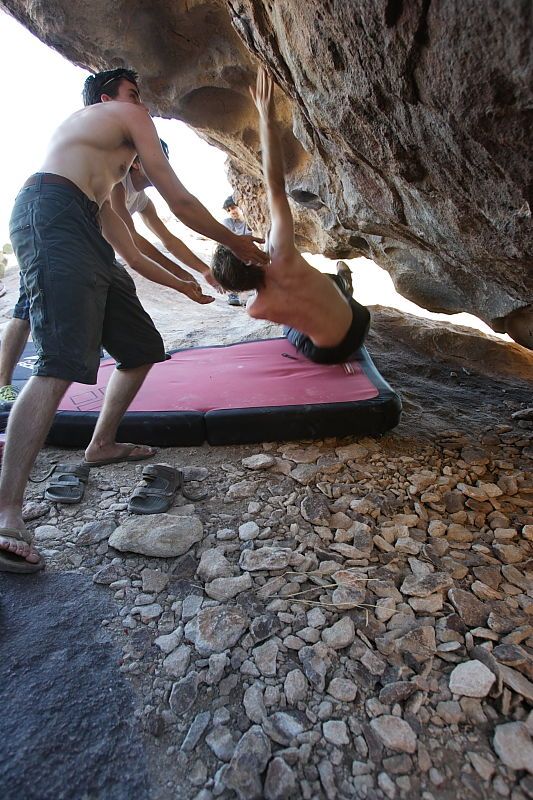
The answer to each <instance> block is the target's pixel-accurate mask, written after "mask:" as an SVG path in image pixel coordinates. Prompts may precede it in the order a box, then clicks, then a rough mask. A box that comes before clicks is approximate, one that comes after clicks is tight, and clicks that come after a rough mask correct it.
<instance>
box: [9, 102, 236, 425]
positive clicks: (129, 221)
mask: <svg viewBox="0 0 533 800" xmlns="http://www.w3.org/2000/svg"><path fill="white" fill-rule="evenodd" d="M93 88H94V87H93ZM93 96H94V92H91V93H90V94H89V93H86V96H85V98H84V99H85V104H86V105H92V102H91V101H92V99H93ZM160 142H161V147H162V149H163V152H164V154H165V156H166V157H167V158H168V157H169V151H168V145H167V144H166V142H164V141H163V140H162V139H160ZM151 185H152V184H151V183H150V180H149V179H148V176H147V175H146V172H145V171H144V169H143V167H142V164H141V162H140V161H139V158H138V157H136V158H135V159H134V160H133V163H132V165H131V167H130V169H129V172H128V174H127V175H126V176H125V177H124V178H123V179H122V181H120V182H119V183H117V184H116V185H115V187H114V188H113V191H112V192H111V205H112V207H113V211H116V212H117V214H118V215H119V216H120V217H122V219H123V220H124V222H125V224H126V227H127V228H128V230H129V232H130V233H131V236H132V239H133V242H134V244H135V246H136V247H137V248H138V249H139V250H140V251H141V253H144V255H145V256H148V258H151V259H152V261H155V262H156V264H159V266H160V267H163V269H166V270H167V271H168V272H170V273H171V274H172V275H175V276H176V278H181V279H182V280H183V281H195V279H194V278H193V276H192V275H191V273H190V272H187V270H185V269H183V268H182V267H180V265H179V264H177V263H176V262H175V261H172V259H170V258H168V257H167V256H166V255H165V254H164V253H162V252H161V251H160V250H158V248H157V247H155V246H154V245H153V244H152V243H151V242H149V241H148V240H147V239H145V238H144V236H141V234H140V233H139V232H138V231H137V229H136V227H135V223H134V221H133V214H135V213H138V214H140V216H141V218H142V220H143V222H144V224H145V225H146V226H147V227H148V228H149V229H150V230H151V231H152V233H154V234H155V235H156V236H157V237H158V239H159V241H160V242H161V243H162V244H163V245H164V247H165V248H166V249H167V250H168V251H169V253H171V254H172V255H173V256H174V257H175V258H177V259H178V260H179V261H181V262H182V264H185V266H186V267H189V268H190V269H193V270H195V271H196V272H199V273H200V274H201V275H203V277H204V279H205V280H206V281H207V283H208V284H209V285H210V286H212V287H213V288H214V289H216V290H217V291H218V292H221V291H222V289H221V288H220V286H219V285H218V283H217V282H216V280H215V279H214V278H213V275H212V273H211V270H210V269H209V267H208V266H207V264H205V263H204V262H203V261H202V260H201V259H199V258H198V256H196V255H195V254H194V253H193V252H192V250H189V248H188V247H187V245H185V244H184V243H183V242H182V241H181V239H178V237H177V236H174V234H173V233H171V232H170V231H169V230H168V228H167V227H166V225H165V224H164V222H163V221H162V220H161V219H160V217H159V215H158V213H157V210H156V207H155V205H154V204H153V202H152V201H151V200H150V198H149V197H148V195H147V194H146V192H145V191H144V190H145V189H147V188H148V187H149V186H151ZM226 227H228V226H227V225H226ZM230 230H231V228H230ZM234 233H236V231H234ZM249 233H251V231H249ZM196 282H197V281H196ZM29 335H30V301H29V299H28V298H27V297H26V289H25V288H24V280H23V276H22V275H21V276H20V290H19V298H18V300H17V303H16V305H15V308H14V309H13V316H12V318H11V319H10V320H9V322H8V323H7V325H6V327H5V329H4V331H3V335H2V341H1V342H0V410H2V411H8V410H9V409H11V407H12V406H13V403H14V402H15V400H16V399H17V396H18V394H19V390H18V389H17V388H16V387H15V386H13V384H12V383H11V381H12V379H13V372H14V371H15V367H16V366H17V363H18V361H19V359H20V357H21V355H22V353H23V352H24V348H25V347H26V343H27V341H28V337H29Z"/></svg>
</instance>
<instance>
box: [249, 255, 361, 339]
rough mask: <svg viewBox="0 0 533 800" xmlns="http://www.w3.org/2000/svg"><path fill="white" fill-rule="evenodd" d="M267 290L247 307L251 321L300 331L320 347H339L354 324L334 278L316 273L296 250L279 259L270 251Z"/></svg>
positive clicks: (266, 278)
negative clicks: (259, 320) (255, 320)
mask: <svg viewBox="0 0 533 800" xmlns="http://www.w3.org/2000/svg"><path fill="white" fill-rule="evenodd" d="M269 254H270V264H269V265H268V266H267V267H265V286H264V287H263V288H261V289H259V290H258V292H257V296H256V297H255V298H254V299H253V300H252V301H250V303H249V304H248V305H247V311H248V313H249V314H250V316H251V317H255V318H257V319H268V320H270V321H271V322H278V323H280V324H283V325H288V326H289V327H291V328H297V329H298V330H299V331H302V332H303V333H305V334H307V336H309V338H310V339H311V341H312V342H313V343H314V344H315V345H317V347H335V346H336V345H338V344H339V343H340V342H341V341H342V340H343V339H344V337H345V336H346V332H347V330H348V329H349V327H350V325H351V323H352V310H351V308H350V306H349V304H348V301H347V300H346V298H345V297H343V295H342V294H341V292H340V291H339V289H338V288H337V286H336V285H335V284H334V283H333V281H332V280H330V278H328V277H326V276H325V275H323V274H322V273H321V272H319V271H318V270H316V269H315V268H314V267H312V266H311V265H310V264H308V263H307V261H306V260H305V259H304V258H302V256H301V255H300V254H299V253H298V251H297V250H296V249H294V250H293V252H292V254H289V255H284V256H283V257H280V256H277V254H276V252H275V250H274V248H273V247H272V246H270V247H269Z"/></svg>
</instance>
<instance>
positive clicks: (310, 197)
mask: <svg viewBox="0 0 533 800" xmlns="http://www.w3.org/2000/svg"><path fill="white" fill-rule="evenodd" d="M290 196H291V197H292V199H293V200H294V201H295V202H296V203H298V204H299V205H301V206H304V207H305V208H311V209H314V210H315V211H316V210H318V209H319V208H323V207H324V203H323V202H322V200H321V199H320V197H319V196H318V195H317V194H313V192H308V191H306V190H305V189H293V190H292V192H290Z"/></svg>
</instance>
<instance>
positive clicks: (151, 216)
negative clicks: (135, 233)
mask: <svg viewBox="0 0 533 800" xmlns="http://www.w3.org/2000/svg"><path fill="white" fill-rule="evenodd" d="M115 189H116V187H115ZM139 214H140V215H141V217H142V220H143V222H144V224H145V225H146V227H147V228H149V229H150V230H151V231H152V233H153V234H154V235H155V236H157V238H158V239H159V241H160V242H161V243H162V244H164V246H165V247H166V248H167V250H168V251H169V253H172V255H173V256H174V258H177V259H178V261H181V262H182V264H185V266H186V267H189V268H190V269H194V270H195V271H196V272H199V273H200V275H203V276H204V278H205V279H206V281H207V282H208V283H209V284H210V286H212V287H213V288H214V289H217V290H218V291H222V290H221V288H220V286H219V284H218V283H217V282H216V280H215V279H214V277H213V275H212V273H211V270H210V269H209V267H208V265H207V264H205V263H204V262H203V261H202V259H201V258H198V256H196V255H195V254H194V253H193V252H192V250H189V248H188V247H187V245H186V244H184V243H183V242H182V241H181V239H178V237H177V236H174V234H173V233H171V232H170V231H169V229H168V228H167V226H166V225H165V223H164V222H163V220H162V219H161V218H160V216H159V214H158V213H157V211H156V207H155V206H154V204H153V203H152V201H151V200H148V203H147V204H146V206H145V207H144V208H143V210H142V211H139Z"/></svg>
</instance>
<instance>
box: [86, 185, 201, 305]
mask: <svg viewBox="0 0 533 800" xmlns="http://www.w3.org/2000/svg"><path fill="white" fill-rule="evenodd" d="M100 220H101V222H102V234H103V235H104V237H105V238H106V239H107V241H108V242H109V244H110V245H111V247H112V248H113V249H114V250H115V251H116V252H117V253H118V254H119V255H120V256H122V258H123V259H124V261H126V263H127V264H129V265H130V267H131V268H132V269H134V270H135V271H136V272H138V273H139V274H140V275H142V276H143V277H144V278H148V280H150V281H154V283H159V284H160V285H161V286H168V287H169V288H170V289H175V290H176V291H177V292H181V293H182V294H185V295H187V297H189V298H190V299H191V300H194V302H195V303H202V304H203V303H211V302H213V300H214V299H215V298H214V297H208V296H206V295H204V294H202V290H201V288H200V287H199V285H198V284H197V283H196V282H193V281H182V280H181V279H180V278H176V276H175V275H172V273H170V272H168V270H166V269H163V267H160V266H159V264H156V262H155V261H152V259H151V258H148V256H145V255H144V254H143V253H141V251H140V250H139V249H138V248H137V247H136V246H135V243H134V241H133V239H132V238H131V234H130V232H129V230H128V228H127V227H126V225H125V223H124V221H123V220H122V219H121V217H119V215H118V214H117V213H116V212H115V211H113V208H112V206H111V203H110V202H109V200H106V202H105V203H104V204H103V206H102V208H101V209H100Z"/></svg>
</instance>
